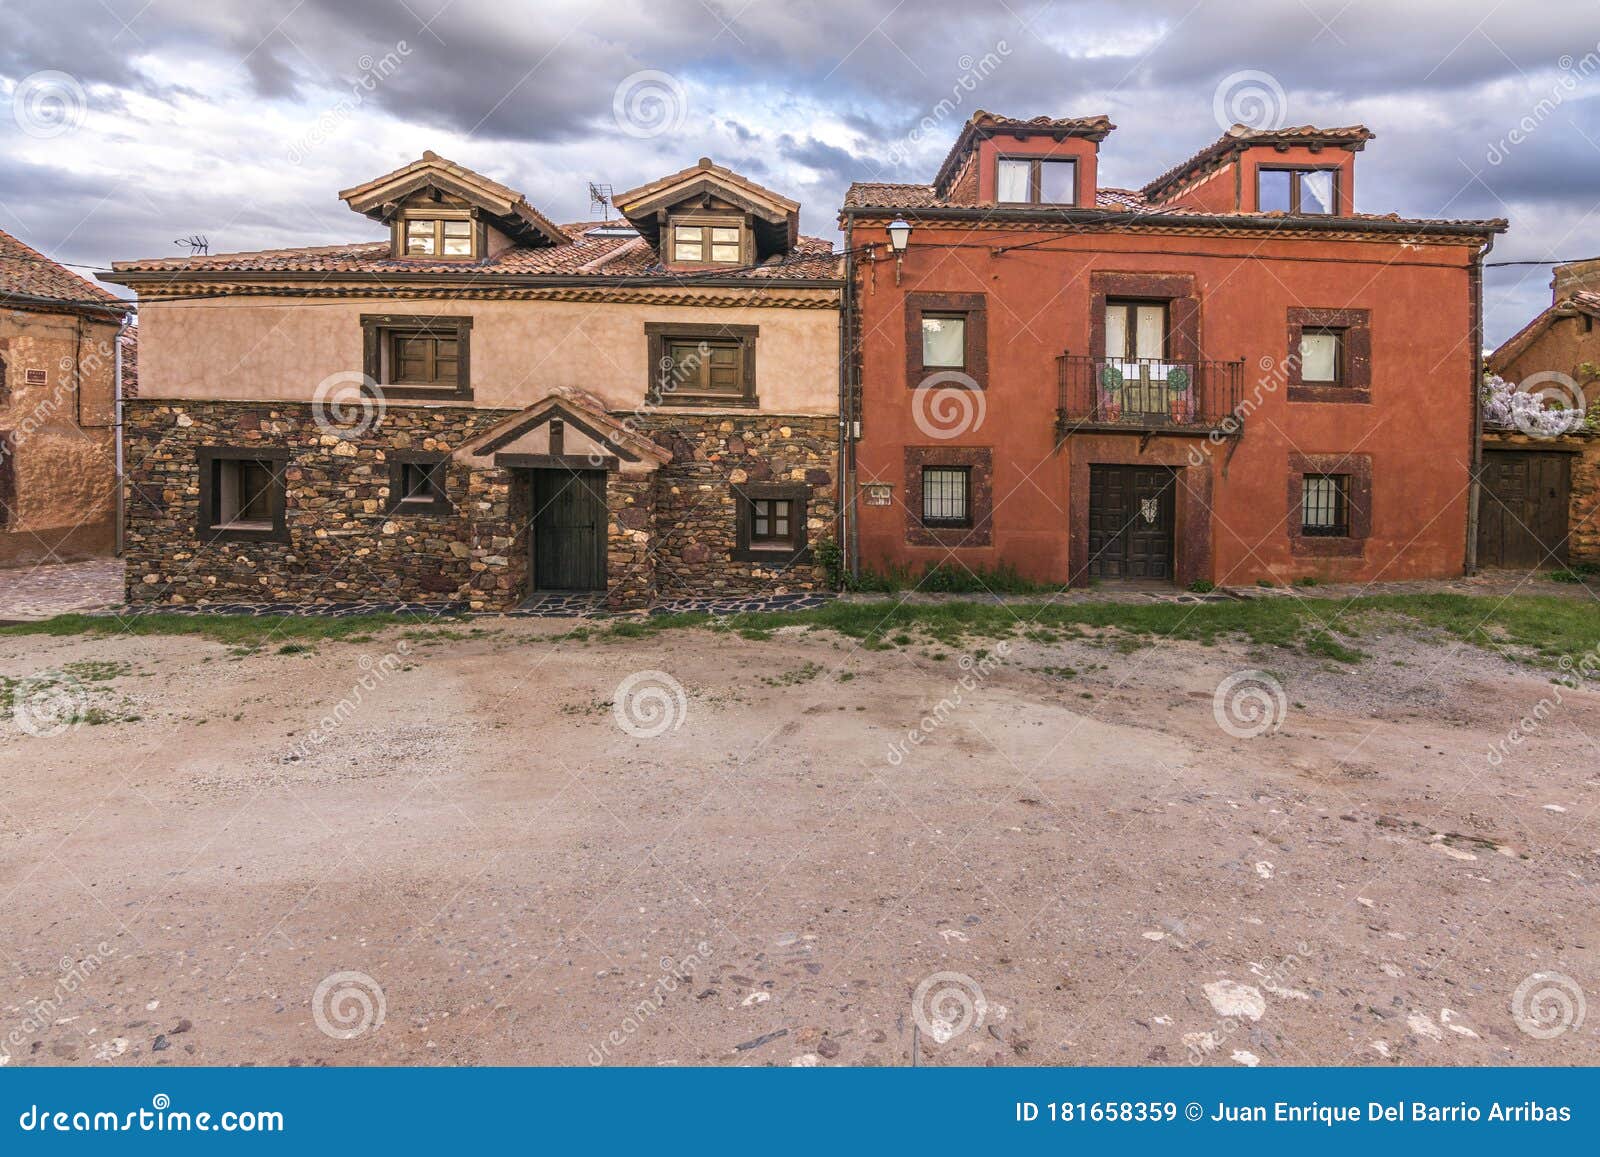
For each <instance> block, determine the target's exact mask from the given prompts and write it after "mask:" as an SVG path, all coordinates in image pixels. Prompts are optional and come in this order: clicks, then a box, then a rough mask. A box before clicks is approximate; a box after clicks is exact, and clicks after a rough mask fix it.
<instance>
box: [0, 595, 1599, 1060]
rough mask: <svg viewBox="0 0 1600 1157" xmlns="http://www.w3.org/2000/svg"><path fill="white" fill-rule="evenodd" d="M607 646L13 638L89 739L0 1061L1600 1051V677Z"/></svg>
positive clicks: (1447, 653) (25, 795)
mask: <svg viewBox="0 0 1600 1157" xmlns="http://www.w3.org/2000/svg"><path fill="white" fill-rule="evenodd" d="M571 626H572V624H571V623H570V622H549V621H537V620H515V621H513V620H489V621H486V622H484V623H482V624H480V625H479V628H478V630H479V632H480V633H478V634H476V635H473V634H470V633H469V629H467V628H461V629H457V630H455V631H452V632H451V633H452V635H453V636H455V637H450V638H445V639H428V638H425V637H419V636H418V635H417V634H416V633H414V632H408V631H405V630H402V629H394V630H387V631H384V632H382V633H380V634H378V635H376V636H373V637H371V638H370V639H367V640H365V641H354V642H348V641H347V642H321V643H318V644H316V645H315V647H314V648H313V649H311V650H308V651H299V652H292V653H280V651H279V646H278V644H272V645H271V646H269V647H268V648H266V649H265V650H263V651H261V652H258V653H255V654H253V655H245V656H241V655H239V654H236V653H234V652H233V651H231V650H230V648H229V647H227V646H225V645H222V644H219V643H213V642H208V641H204V640H200V639H197V638H192V637H164V638H161V637H158V638H128V637H122V638H76V637H73V638H50V637H44V636H30V637H13V638H5V639H0V671H3V672H5V673H6V674H7V675H8V676H10V677H11V678H12V679H13V680H15V679H21V678H24V677H26V676H30V675H36V674H39V673H44V672H58V673H60V672H64V673H65V677H63V676H61V675H57V676H54V677H53V678H55V680H56V682H53V683H51V682H47V683H45V684H44V686H46V687H47V688H55V689H56V690H54V691H53V692H52V693H54V694H66V695H70V696H73V697H76V703H77V706H78V708H80V710H79V711H78V714H79V715H80V716H84V717H86V718H87V720H88V721H87V722H82V723H79V724H76V725H72V726H68V727H67V728H66V729H65V730H64V731H62V732H61V733H60V734H53V735H52V734H48V732H49V731H50V730H51V729H52V728H51V726H50V722H51V719H52V718H54V717H52V716H50V715H49V714H48V712H47V713H46V714H45V715H44V716H41V717H35V718H33V719H32V720H31V722H30V723H29V726H28V727H23V726H20V725H19V722H18V719H17V718H14V717H13V716H14V714H15V713H14V712H7V713H6V716H5V718H4V719H0V913H3V915H0V955H3V968H4V981H3V983H0V1054H4V1055H6V1056H8V1057H9V1058H10V1063H13V1064H93V1063H112V1064H146V1065H148V1064H256V1065H266V1064H462V1063H512V1064H529V1063H536V1064H571V1065H584V1064H591V1063H606V1064H628V1065H654V1064H678V1065H706V1064H709V1065H763V1064H785V1065H787V1064H813V1063H815V1064H823V1065H829V1064H873V1065H904V1064H908V1063H911V1060H912V1052H913V1039H914V1035H915V1038H916V1040H917V1046H916V1047H917V1050H918V1056H917V1061H918V1063H921V1064H930V1065H933V1064H937V1065H945V1064H1072V1065H1083V1064H1143V1063H1158V1064H1185V1063H1190V1062H1194V1063H1202V1064H1208V1065H1213V1064H1214V1065H1235V1064H1254V1063H1260V1064H1263V1065H1277V1064H1378V1065H1382V1064H1485V1063H1512V1064H1576V1063H1584V1064H1595V1063H1600V1010H1597V1011H1596V1012H1595V1013H1593V1014H1591V1015H1590V1016H1589V1017H1588V1020H1587V1022H1584V1021H1582V1019H1581V1016H1580V1015H1579V1013H1580V1012H1581V1011H1582V1000H1583V989H1584V988H1585V987H1587V988H1588V989H1589V991H1590V992H1593V991H1595V988H1596V986H1597V985H1600V952H1597V949H1600V928H1597V924H1600V915H1597V913H1600V905H1597V898H1600V897H1597V893H1596V891H1595V887H1594V881H1595V878H1596V876H1597V874H1600V834H1597V833H1596V831H1595V827H1594V822H1593V820H1594V813H1595V809H1596V807H1597V805H1600V761H1597V754H1600V748H1597V746H1596V743H1595V741H1594V739H1593V738H1591V736H1595V735H1600V693H1597V692H1596V691H1593V690H1590V691H1576V690H1568V689H1563V688H1558V687H1557V686H1555V685H1554V684H1552V683H1551V682H1550V678H1549V676H1550V674H1551V672H1542V671H1538V670H1534V669H1532V668H1529V667H1525V666H1515V665H1512V664H1510V663H1508V662H1505V661H1503V660H1502V659H1500V658H1498V657H1496V656H1493V655H1489V654H1485V653H1483V652H1480V651H1477V650H1474V649H1471V648H1466V647H1462V646H1459V645H1456V644H1448V643H1427V642H1422V641H1419V640H1414V639H1409V638H1404V637H1399V636H1390V637H1387V638H1378V639H1374V638H1372V637H1370V636H1369V637H1364V638H1363V640H1362V644H1361V645H1362V647H1363V649H1364V650H1366V651H1368V653H1369V657H1368V658H1367V659H1366V660H1365V661H1364V662H1362V663H1360V664H1359V665H1357V666H1354V667H1345V666H1341V665H1339V664H1336V663H1334V662H1332V661H1330V660H1328V659H1324V658H1317V657H1314V656H1310V655H1305V654H1301V653H1298V652H1287V651H1278V650H1272V651H1259V650H1254V649H1252V648H1249V647H1247V646H1245V645H1243V644H1237V645H1219V646H1215V647H1202V646H1199V645H1197V644H1190V643H1178V644H1163V645H1161V646H1159V647H1147V648H1144V649H1139V650H1132V651H1126V650H1124V649H1119V648H1118V647H1116V646H1114V645H1113V642H1114V641H1113V640H1111V639H1109V638H1099V639H1096V638H1084V639H1058V640H1056V641H1054V642H1028V641H1025V640H1022V639H1016V640H1013V641H1011V642H1010V643H1009V645H1008V647H1007V649H1006V651H1005V653H1003V654H1002V653H1000V652H999V649H998V648H995V647H994V645H993V644H989V647H990V648H991V649H990V650H989V652H988V654H987V655H986V656H984V657H982V658H974V653H975V652H977V651H979V650H982V649H983V647H982V646H980V645H977V644H974V646H973V647H972V648H970V649H968V650H967V651H959V650H953V649H950V648H947V647H942V646H939V645H937V644H929V643H913V644H911V645H908V646H902V647H900V648H898V649H890V650H884V651H866V650H862V649H860V648H859V647H857V646H856V645H855V644H854V643H852V642H851V641H849V640H847V639H843V638H841V637H839V636H836V635H833V634H830V633H827V632H818V631H814V632H805V631H803V630H800V629H797V628H796V629H787V630H785V631H783V632H780V633H779V634H777V635H776V636H775V637H773V638H771V639H769V640H765V641H754V640H749V639H743V638H740V637H738V636H736V635H730V634H716V633H712V632H710V631H706V630H675V631H667V632H663V633H661V634H658V635H653V636H648V637H645V638H641V639H633V640H622V641H599V640H591V641H584V642H578V641H570V640H569V641H560V640H557V638H556V636H557V635H558V634H559V633H560V632H562V631H564V630H568V629H570V627H571ZM1256 669H1260V670H1263V671H1265V672H1267V673H1268V674H1267V678H1268V679H1271V680H1276V681H1278V682H1279V683H1280V684H1281V685H1282V687H1283V688H1284V695H1283V699H1282V701H1281V702H1274V701H1273V699H1272V697H1271V694H1270V691H1269V693H1268V695H1267V697H1266V698H1265V699H1264V700H1258V701H1257V703H1256V705H1257V706H1263V705H1264V706H1265V709H1266V711H1267V715H1266V717H1265V722H1268V723H1275V724H1277V726H1276V727H1275V728H1268V729H1267V730H1265V731H1264V732H1263V733H1262V734H1259V735H1255V736H1253V737H1242V736H1236V735H1234V734H1230V733H1229V731H1227V730H1225V729H1224V728H1223V726H1221V725H1220V724H1219V721H1218V716H1217V713H1216V702H1217V692H1218V687H1219V684H1223V683H1224V681H1225V680H1228V679H1229V677H1230V676H1232V675H1235V674H1236V673H1239V672H1244V671H1250V670H1256ZM1252 678H1254V679H1256V680H1258V681H1259V680H1260V679H1261V677H1260V676H1253V677H1252ZM63 687H64V688H65V690H64V691H63V690H61V688H63ZM680 688H681V696H682V697H681V699H680V698H679V689H680ZM1248 692H1249V685H1248V681H1247V683H1246V685H1245V687H1244V690H1243V691H1242V692H1241V694H1244V695H1245V696H1246V699H1248ZM941 701H942V702H941ZM1541 701H1543V702H1544V706H1543V707H1541V706H1540V704H1541ZM1235 705H1236V706H1239V707H1240V709H1241V711H1242V712H1243V713H1244V715H1245V716H1248V710H1249V707H1250V704H1249V702H1247V701H1245V700H1240V701H1239V703H1238V704H1235ZM1224 717H1225V718H1228V719H1229V720H1230V726H1231V727H1232V729H1233V730H1234V731H1239V732H1244V731H1246V730H1249V729H1251V727H1259V726H1261V722H1262V721H1260V720H1258V721H1256V722H1255V723H1254V724H1250V723H1249V721H1248V720H1247V723H1246V725H1244V726H1241V724H1240V723H1239V722H1238V720H1237V719H1234V718H1233V717H1232V716H1226V715H1225V716H1224ZM1524 717H1527V719H1528V720H1529V722H1531V723H1532V726H1531V727H1527V726H1523V727H1521V728H1520V729H1519V731H1518V735H1519V737H1520V742H1515V743H1512V742H1508V741H1507V736H1508V734H1509V733H1510V732H1511V730H1512V729H1513V728H1518V726H1519V725H1518V721H1519V720H1521V719H1523V718H1524ZM913 729H915V730H913ZM33 732H37V734H35V733H33ZM653 732H660V734H653ZM1497 745H1501V746H1497ZM1563 997H1565V999H1566V1000H1567V1005H1566V1006H1562V1005H1561V999H1562V998H1563ZM1514 1007H1516V1008H1519V1009H1520V1010H1521V1012H1522V1013H1523V1014H1524V1018H1525V1023H1527V1024H1529V1025H1530V1026H1531V1027H1532V1028H1534V1029H1535V1030H1541V1026H1543V1025H1545V1024H1549V1023H1550V1022H1551V1021H1552V1020H1553V1021H1554V1022H1555V1023H1554V1025H1553V1026H1552V1027H1555V1028H1556V1029H1557V1031H1556V1032H1554V1033H1553V1034H1552V1033H1549V1032H1548V1030H1541V1031H1535V1032H1530V1031H1525V1030H1524V1028H1522V1027H1519V1024H1518V1022H1517V1020H1516V1019H1515V1018H1514V1016H1513V1008H1514ZM1563 1007H1565V1009H1566V1012H1565V1014H1564V1015H1563V1014H1562V1008H1563ZM1540 1018H1543V1019H1540Z"/></svg>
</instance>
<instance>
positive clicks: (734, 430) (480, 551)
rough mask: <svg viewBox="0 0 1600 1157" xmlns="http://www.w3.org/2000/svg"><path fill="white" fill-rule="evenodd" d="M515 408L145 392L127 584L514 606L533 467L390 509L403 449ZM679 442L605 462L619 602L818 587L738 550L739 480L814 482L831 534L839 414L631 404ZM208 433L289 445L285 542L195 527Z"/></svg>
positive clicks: (814, 498)
mask: <svg viewBox="0 0 1600 1157" xmlns="http://www.w3.org/2000/svg"><path fill="white" fill-rule="evenodd" d="M506 416H507V411H504V410H483V409H474V408H471V407H455V406H438V407H420V406H390V407H388V408H387V410H386V411H385V412H384V413H383V415H382V416H381V419H379V420H377V421H376V422H373V423H370V425H369V426H367V427H364V428H363V427H357V428H345V429H342V430H338V431H334V430H332V429H324V428H322V427H320V426H319V425H318V423H317V421H316V416H315V413H314V408H313V407H312V406H308V405H298V404H282V403H265V402H262V403H257V402H189V401H182V402H174V401H158V400H154V399H140V400H132V401H130V402H129V403H128V406H127V413H126V435H127V517H126V557H127V561H128V599H129V601H130V602H134V603H145V604H150V603H192V602H202V601H210V602H230V601H237V602H285V603H316V602H324V603H327V602H335V603H337V602H359V601H366V600H372V601H384V602H393V601H406V602H425V603H445V602H465V603H467V604H468V605H470V606H471V607H472V608H473V609H478V610H505V609H510V608H512V607H514V606H516V605H517V604H518V603H520V602H521V601H522V600H523V599H524V598H525V597H527V595H528V593H529V586H530V576H529V551H528V523H529V518H530V513H531V512H530V509H529V505H530V502H531V494H530V487H529V485H528V479H527V475H525V474H523V473H522V472H519V471H503V470H499V469H494V468H488V469H472V468H469V467H467V466H465V465H461V464H459V463H454V462H452V463H451V465H450V467H449V470H448V482H447V489H448V495H449V498H450V500H451V502H452V504H453V512H452V513H450V514H447V515H421V514H417V515H401V514H389V513H386V512H385V508H386V506H387V499H388V488H389V468H390V460H389V456H390V455H391V454H392V453H394V452H395V451H401V450H412V451H416V450H422V451H435V452H440V453H444V452H448V451H452V450H455V449H456V448H458V447H459V446H460V445H462V443H464V442H465V441H467V440H469V439H471V438H472V437H474V436H476V435H477V434H479V433H481V432H482V431H484V430H486V429H488V428H489V427H490V426H492V425H494V424H495V423H497V422H499V421H501V420H503V419H504V418H505V417H506ZM626 420H628V421H630V422H632V423H634V425H635V427H636V428H637V429H638V430H639V431H640V432H641V433H643V434H645V435H646V436H648V437H651V438H654V439H655V440H656V441H657V442H658V443H659V444H661V445H663V446H665V447H667V448H668V449H669V450H671V451H672V453H673V455H674V460H673V461H672V462H671V463H669V464H667V465H666V466H663V467H661V468H660V469H659V470H658V471H656V472H655V473H653V474H645V475H624V474H621V473H619V472H612V473H611V474H609V475H608V476H607V486H606V505H607V511H608V515H609V517H608V525H607V574H608V581H609V583H610V585H611V590H610V592H609V595H608V600H607V601H608V604H609V605H611V606H612V607H615V608H624V607H640V606H645V605H648V604H649V602H651V601H652V599H654V598H657V597H663V598H671V597H693V596H711V595H738V594H753V593H782V592H786V591H804V590H817V589H821V588H822V587H824V586H825V583H826V575H825V572H824V570H823V568H821V567H820V566H818V565H817V564H816V563H815V562H813V561H812V560H811V559H810V557H803V558H802V559H801V560H799V561H797V562H796V563H795V564H793V565H790V566H787V567H784V568H781V569H780V568H775V567H771V566H766V565H763V564H762V563H760V562H748V561H737V560H735V559H734V558H733V557H732V556H733V553H734V551H735V548H736V546H737V540H738V518H737V514H736V507H735V500H734V492H733V487H734V486H735V485H738V484H742V483H745V482H785V483H790V484H799V485H804V486H806V487H808V488H809V492H810V496H809V499H808V503H807V511H806V517H807V539H808V542H809V543H810V545H811V546H812V547H815V544H816V543H817V542H818V541H819V540H820V539H823V538H827V537H832V536H833V535H834V533H835V529H834V519H835V515H836V495H835V489H834V487H835V468H836V467H835V457H836V450H835V439H836V437H837V424H836V422H835V421H834V420H833V419H832V418H816V417H808V418H800V417H793V418H791V417H778V416H772V415H762V414H740V415H737V416H704V415H678V414H672V413H667V412H655V413H651V414H641V415H633V416H631V417H628V418H627V419H626ZM202 446H243V447H250V446H261V447H263V448H267V447H277V448H286V449H287V450H288V451H289V454H290V457H289V460H288V462H286V463H285V464H284V467H283V470H284V478H285V484H286V485H285V489H286V502H285V522H286V529H287V537H288V541H286V542H275V541H248V542H240V541H219V542H212V543H209V544H207V545H205V546H204V547H203V548H202V545H201V538H200V534H199V527H198V523H199V507H200V485H201V479H200V466H199V460H198V451H199V449H200V447H202Z"/></svg>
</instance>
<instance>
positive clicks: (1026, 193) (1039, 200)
mask: <svg viewBox="0 0 1600 1157" xmlns="http://www.w3.org/2000/svg"><path fill="white" fill-rule="evenodd" d="M995 200H996V201H999V202H1000V203H1001V204H1006V205H1074V204H1076V203H1077V200H1078V163H1077V162H1076V161H1068V160H1061V159H1059V158H1056V157H1001V158H1000V159H999V160H997V161H996V162H995Z"/></svg>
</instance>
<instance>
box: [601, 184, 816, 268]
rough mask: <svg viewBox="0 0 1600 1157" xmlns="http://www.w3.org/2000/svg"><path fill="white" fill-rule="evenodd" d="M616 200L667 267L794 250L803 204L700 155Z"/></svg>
mask: <svg viewBox="0 0 1600 1157" xmlns="http://www.w3.org/2000/svg"><path fill="white" fill-rule="evenodd" d="M612 203H613V204H615V205H616V206H617V208H618V209H619V210H621V212H622V215H623V216H624V217H625V218H627V220H628V221H629V222H630V223H631V224H632V225H633V226H634V228H636V229H637V230H638V231H639V235H640V236H641V237H642V238H644V240H645V241H646V243H648V244H649V245H650V246H651V247H652V248H653V249H654V250H655V251H656V255H657V258H658V259H659V261H660V263H661V264H662V265H663V266H665V267H667V268H668V269H676V270H691V271H704V272H709V273H715V272H717V271H718V270H726V271H732V270H735V269H741V268H747V267H749V266H753V265H759V264H761V263H762V262H765V261H770V260H774V259H779V258H782V257H784V256H786V255H787V254H789V253H791V252H793V250H794V247H795V244H796V243H797V242H798V240H799V236H800V205H799V203H798V202H796V201H791V200H790V199H789V198H787V197H784V196H782V195H781V194H779V193H775V192H773V191H772V190H771V189H767V188H763V187H762V186H761V185H758V184H756V183H755V182H754V181H752V180H750V179H749V178H747V177H743V176H741V175H739V174H738V173H735V172H734V171H733V170H731V169H727V168H724V167H723V166H721V165H717V164H714V163H713V162H712V161H711V159H710V158H709V157H701V158H700V160H699V162H698V163H697V164H695V165H694V166H692V167H690V168H687V169H683V170H681V171H680V172H677V173H673V174H672V175H671V176H668V177H662V178H661V179H660V180H657V181H651V182H650V183H649V184H647V185H641V186H639V187H638V188H637V189H632V190H630V191H628V192H626V193H620V194H618V195H617V196H615V197H614V198H613V199H612Z"/></svg>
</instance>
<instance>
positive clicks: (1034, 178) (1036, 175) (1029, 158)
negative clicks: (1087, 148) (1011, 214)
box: [994, 153, 1079, 209]
mask: <svg viewBox="0 0 1600 1157" xmlns="http://www.w3.org/2000/svg"><path fill="white" fill-rule="evenodd" d="M1007 161H1016V162H1026V163H1027V165H1028V199H1027V200H1026V201H1002V200H1000V166H1001V164H1002V163H1004V162H1007ZM1046 164H1054V165H1071V166H1072V200H1070V201H1046V200H1044V199H1043V198H1044V166H1045V165H1046ZM1078 175H1079V170H1078V158H1077V157H1041V156H1037V155H1030V154H1024V155H1020V156H1019V155H1017V154H1015V153H1001V154H1000V155H999V156H997V157H995V159H994V199H995V203H996V204H997V205H1038V206H1039V207H1040V208H1045V209H1070V208H1074V207H1076V206H1077V204H1078Z"/></svg>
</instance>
